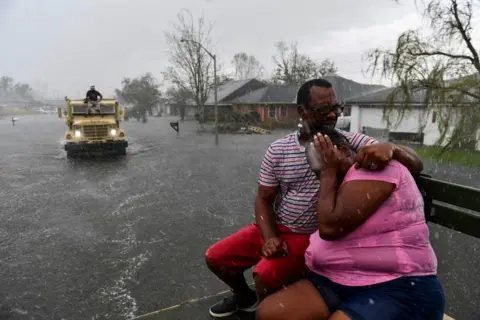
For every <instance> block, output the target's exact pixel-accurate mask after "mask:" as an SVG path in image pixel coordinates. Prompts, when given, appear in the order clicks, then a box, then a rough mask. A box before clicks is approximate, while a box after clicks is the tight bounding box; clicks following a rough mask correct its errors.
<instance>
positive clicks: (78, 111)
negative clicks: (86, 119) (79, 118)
mask: <svg viewBox="0 0 480 320" xmlns="http://www.w3.org/2000/svg"><path fill="white" fill-rule="evenodd" d="M98 109H99V110H100V112H99V113H100V114H115V108H114V107H113V106H107V105H104V104H100V106H99V108H98ZM72 113H73V114H74V115H85V114H88V107H87V105H85V106H73V107H72ZM99 113H96V112H95V111H93V112H92V114H99Z"/></svg>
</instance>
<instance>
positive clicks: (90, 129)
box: [83, 124, 108, 140]
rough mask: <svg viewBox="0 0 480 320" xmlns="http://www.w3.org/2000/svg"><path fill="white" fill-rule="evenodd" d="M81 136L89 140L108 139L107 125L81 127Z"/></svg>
mask: <svg viewBox="0 0 480 320" xmlns="http://www.w3.org/2000/svg"><path fill="white" fill-rule="evenodd" d="M83 136H84V137H85V138H87V139H91V140H103V139H106V138H108V125H105V124H103V125H93V126H84V127H83Z"/></svg>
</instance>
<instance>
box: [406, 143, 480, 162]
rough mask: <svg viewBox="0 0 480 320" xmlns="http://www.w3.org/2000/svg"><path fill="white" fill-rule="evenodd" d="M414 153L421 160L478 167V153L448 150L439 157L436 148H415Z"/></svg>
mask: <svg viewBox="0 0 480 320" xmlns="http://www.w3.org/2000/svg"><path fill="white" fill-rule="evenodd" d="M414 149H415V151H416V152H417V153H418V155H419V156H420V157H422V158H423V159H432V160H436V161H439V162H451V163H456V164H460V165H463V166H467V167H480V152H479V151H464V150H449V151H446V152H445V153H444V154H442V156H441V157H439V153H440V150H441V149H440V148H438V147H427V146H424V147H415V148H414Z"/></svg>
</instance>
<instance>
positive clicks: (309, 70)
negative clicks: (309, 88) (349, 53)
mask: <svg viewBox="0 0 480 320" xmlns="http://www.w3.org/2000/svg"><path fill="white" fill-rule="evenodd" d="M275 46H276V48H277V55H276V56H273V61H274V63H275V66H276V67H275V70H274V75H273V81H274V82H275V83H297V84H300V83H303V82H305V81H307V80H309V79H313V78H317V77H324V76H329V75H335V74H337V67H336V66H335V63H334V62H333V61H332V60H330V59H326V60H324V61H322V62H320V63H318V62H317V61H315V60H313V59H312V58H310V57H309V56H307V55H305V54H302V53H300V52H299V51H298V46H297V43H292V44H290V45H287V44H286V43H285V42H283V41H280V42H277V43H276V44H275Z"/></svg>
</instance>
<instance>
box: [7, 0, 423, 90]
mask: <svg viewBox="0 0 480 320" xmlns="http://www.w3.org/2000/svg"><path fill="white" fill-rule="evenodd" d="M403 2H404V3H403V4H401V5H399V4H396V3H395V2H394V1H393V0H362V1H358V0H335V1H324V0H243V1H233V0H175V1H167V0H135V1H132V0H0V39H2V44H3V46H2V50H0V61H1V62H2V63H1V64H0V75H10V76H12V77H14V78H15V79H17V80H19V81H27V82H30V83H31V84H32V85H33V86H34V87H37V88H38V89H41V90H45V91H48V92H50V93H53V92H57V93H58V95H59V96H63V95H65V94H67V95H76V94H79V93H81V94H83V92H84V91H85V89H86V88H88V86H89V85H90V84H95V85H96V86H97V88H98V89H100V90H102V91H103V92H105V93H107V94H108V93H111V92H112V91H113V88H115V87H118V86H119V85H120V81H121V79H122V78H123V77H124V76H136V75H138V74H140V73H143V72H146V71H150V72H152V73H153V74H154V75H155V76H156V77H157V78H158V79H161V74H160V72H161V71H162V70H163V69H164V67H165V66H166V65H167V64H168V54H167V52H166V50H167V48H166V45H165V40H164V31H167V30H170V29H171V24H172V22H174V21H176V15H177V13H178V12H179V10H181V9H184V8H185V9H190V10H191V11H192V12H193V14H194V15H195V16H200V15H202V14H204V16H205V18H206V19H207V20H210V21H212V22H213V23H214V24H215V26H214V29H213V32H212V41H213V48H214V51H215V52H216V54H217V55H218V56H219V57H220V59H221V60H222V63H223V64H224V65H225V66H226V67H228V66H229V64H230V61H231V58H232V56H233V54H235V53H236V52H240V51H245V52H247V53H249V54H253V55H255V56H256V57H257V58H258V59H259V60H260V61H261V62H262V63H263V64H264V65H265V67H266V68H267V70H269V71H270V70H271V69H272V67H273V64H272V58H271V57H272V55H273V54H274V50H275V48H274V44H275V42H277V41H278V40H285V41H288V42H289V41H297V42H298V44H299V49H300V51H302V52H304V53H307V54H309V55H310V56H311V57H313V58H316V59H323V58H331V59H333V60H334V61H335V62H336V63H337V65H338V67H339V73H340V75H342V76H344V77H347V78H350V79H353V80H356V81H362V82H372V81H371V79H370V78H369V77H368V78H365V77H364V76H363V75H362V73H361V69H362V65H363V64H362V61H361V58H362V54H363V53H364V52H365V50H367V49H369V48H373V47H377V46H379V45H383V46H392V45H393V44H394V43H395V40H396V36H398V34H400V32H402V31H404V30H405V29H406V28H408V27H414V26H415V25H416V24H418V21H419V15H418V13H417V11H416V9H415V6H414V1H413V0H412V1H408V0H404V1H403ZM376 82H378V81H376ZM45 83H48V87H47V86H46V85H45Z"/></svg>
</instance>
